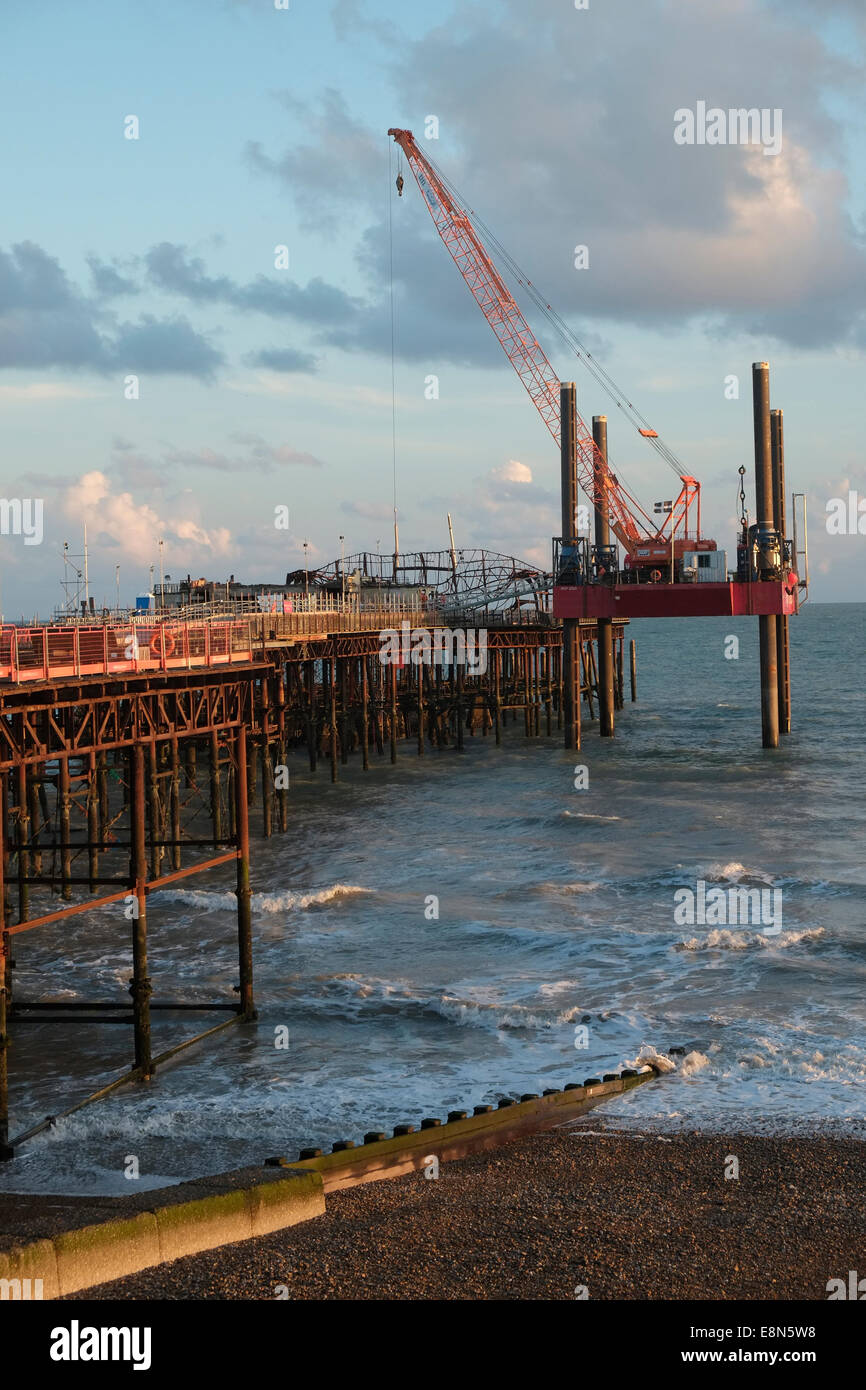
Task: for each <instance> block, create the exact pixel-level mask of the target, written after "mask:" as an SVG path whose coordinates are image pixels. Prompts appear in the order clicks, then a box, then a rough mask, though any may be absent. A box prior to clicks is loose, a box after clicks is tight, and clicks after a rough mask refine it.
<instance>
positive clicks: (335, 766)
mask: <svg viewBox="0 0 866 1390" xmlns="http://www.w3.org/2000/svg"><path fill="white" fill-rule="evenodd" d="M425 599H426V595H425ZM455 616H461V617H462V618H463V619H464V620H468V619H472V621H473V623H476V624H477V625H478V626H479V627H480V626H481V625H482V623H483V624H485V626H484V627H483V631H484V634H485V652H484V660H483V662H481V661H479V662H477V663H476V665H477V669H473V666H472V665H469V664H466V665H461V664H454V663H453V662H450V661H443V662H441V663H430V664H426V663H424V662H421V661H419V662H417V663H416V662H413V660H412V659H411V654H410V655H409V658H408V659H404V652H405V650H406V642H405V639H406V637H408V636H410V635H412V636H414V640H415V642H416V644H417V643H420V642H422V641H424V640H425V639H426V642H427V645H428V649H429V648H433V649H435V648H436V645H437V643H439V641H440V639H441V638H442V637H443V636H444V634H445V633H447V634H448V635H449V636H451V635H452V629H451V628H450V627H448V626H447V625H446V622H445V619H444V617H443V616H442V614H441V610H440V609H438V608H437V607H436V606H435V605H431V604H430V603H426V605H422V604H421V602H420V601H418V602H415V603H414V604H413V603H403V604H402V605H399V604H398V605H394V604H391V605H389V606H385V607H381V608H377V607H370V606H362V604H361V603H360V601H359V600H357V599H345V600H342V599H341V601H340V602H339V603H336V604H335V605H334V606H333V607H332V608H331V609H330V610H329V611H325V612H322V611H300V612H271V611H268V612H254V613H247V614H244V615H243V616H240V617H238V616H232V617H231V618H226V616H225V615H220V616H208V617H203V618H201V619H200V620H198V621H191V620H190V619H189V618H183V619H180V620H177V621H174V620H172V619H171V618H169V617H166V616H164V615H163V616H161V617H160V618H159V619H158V620H157V619H155V618H154V617H152V616H145V617H142V618H141V619H135V620H129V621H126V622H117V621H114V620H112V619H111V618H106V619H105V620H104V621H103V622H102V623H98V624H97V623H87V622H85V623H81V624H70V625H66V626H64V625H54V626H51V625H47V626H43V627H27V628H23V627H22V628H9V627H7V628H4V629H3V633H2V641H0V736H2V746H0V772H2V777H0V803H2V804H0V831H2V853H0V903H2V938H0V1157H2V1158H3V1159H7V1160H8V1159H11V1158H12V1157H13V1156H14V1154H15V1152H16V1149H17V1148H18V1147H19V1146H20V1145H21V1144H23V1143H24V1142H26V1141H27V1140H28V1139H30V1138H32V1137H34V1136H35V1135H36V1134H37V1133H39V1132H40V1131H42V1130H44V1129H46V1128H48V1127H49V1126H51V1125H52V1124H54V1123H55V1121H56V1120H57V1119H58V1118H60V1117H62V1116H64V1115H68V1114H71V1113H72V1112H73V1111H75V1110H78V1109H80V1108H81V1107H82V1106H83V1105H86V1104H88V1103H91V1102H93V1101H96V1100H98V1099H101V1098H103V1097H105V1096H107V1095H109V1094H110V1093H111V1092H112V1091H113V1090H115V1089H116V1088H118V1087H119V1086H122V1085H125V1084H127V1083H129V1082H133V1081H135V1082H148V1081H149V1080H150V1079H151V1078H152V1077H153V1076H154V1074H155V1072H156V1070H157V1069H158V1067H159V1066H160V1065H161V1064H162V1063H164V1062H165V1061H167V1060H168V1059H169V1058H173V1057H175V1056H176V1055H177V1054H178V1053H179V1052H181V1051H183V1050H184V1049H186V1048H188V1047H190V1046H192V1045H193V1044H195V1043H198V1042H201V1041H203V1040H204V1039H206V1038H208V1037H210V1036H212V1035H214V1034H216V1033H217V1032H219V1031H221V1030H222V1029H225V1028H227V1027H230V1026H232V1025H234V1024H237V1023H239V1022H245V1021H250V1020H252V1019H254V1018H255V1000H254V987H253V939H252V926H251V886H250V885H251V873H252V865H251V849H250V843H251V807H252V808H255V813H256V815H257V817H259V818H258V819H257V822H256V831H257V832H258V833H261V834H262V835H263V836H265V837H268V836H271V835H273V834H278V833H282V832H285V831H287V830H288V829H289V826H290V815H291V790H290V785H289V770H288V758H289V755H290V753H292V752H293V751H294V752H297V751H302V752H303V753H304V754H305V755H306V757H307V758H308V761H309V766H310V769H311V770H312V771H316V770H320V771H321V772H322V774H323V775H324V776H326V777H327V778H328V779H329V780H330V781H331V782H337V781H338V780H339V777H340V768H341V767H342V766H345V765H346V764H347V763H348V762H349V759H350V758H354V759H356V760H359V761H360V765H361V767H362V768H363V769H364V770H365V771H366V770H369V769H370V768H371V766H372V765H373V764H374V762H375V761H376V760H379V761H382V762H390V763H396V762H397V761H398V758H399V757H400V756H401V754H402V755H404V756H405V755H406V754H407V753H408V754H409V755H410V756H414V757H430V756H434V757H435V756H443V755H446V754H447V753H449V752H453V753H460V752H462V751H464V750H465V749H466V747H467V741H469V740H473V739H475V738H488V737H489V738H491V739H492V740H494V741H495V742H496V743H497V744H498V743H500V742H501V740H502V737H503V734H504V732H505V730H506V728H507V727H508V726H509V725H511V726H515V725H516V728H517V732H518V733H519V734H521V735H522V736H524V737H525V738H527V739H536V738H553V737H556V738H557V739H561V738H562V730H563V726H564V721H565V719H566V718H567V717H568V715H567V710H566V706H567V692H566V683H565V670H564V664H563V637H562V628H561V626H560V625H559V623H557V622H556V621H555V620H553V619H551V617H550V615H549V614H548V613H546V612H545V611H544V609H543V608H542V607H533V608H531V609H530V611H529V612H526V611H524V612H523V613H519V612H511V613H509V612H508V611H507V610H503V609H501V608H500V609H498V610H487V611H484V610H479V609H478V608H475V609H473V610H472V611H470V610H469V609H468V608H467V609H466V610H465V611H464V612H463V613H462V614H461V615H449V618H448V622H454V617H455ZM577 628H578V637H577V640H576V650H577V652H578V654H579V656H578V660H579V669H580V675H579V690H580V697H579V699H578V700H577V702H576V708H577V718H578V722H579V719H580V712H581V706H583V708H584V710H585V713H586V715H588V717H589V718H590V719H592V718H594V717H596V714H597V712H598V709H599V659H598V654H597V642H598V625H597V623H596V621H595V620H594V619H586V620H583V621H581V622H580V623H579V624H578V625H577ZM612 631H613V653H614V659H613V667H614V671H615V679H614V699H615V702H616V705H617V707H621V706H622V703H623V700H624V643H625V636H624V633H625V624H624V623H623V622H622V621H618V620H617V621H614V623H613V625H612ZM387 633H391V634H393V636H394V638H395V639H396V655H395V658H394V659H393V660H391V661H389V662H387V663H386V662H385V661H384V660H383V655H382V654H383V634H387ZM630 693H631V698H632V699H634V698H635V697H636V687H635V649H634V642H631V644H630ZM573 709H574V702H573V701H572V715H571V717H573ZM232 863H233V864H234V865H235V871H236V895H237V948H238V978H237V983H236V985H235V992H234V997H232V998H224V999H214V1000H212V1001H210V1002H208V1003H197V1002H196V1003H192V1002H190V1001H187V1000H184V999H175V998H168V999H162V998H155V997H154V996H153V985H152V981H151V978H150V975H149V971H148V904H149V901H150V898H151V896H152V895H153V894H154V893H156V892H159V890H160V889H164V888H166V887H168V886H170V885H173V884H176V883H177V882H179V881H181V880H183V879H186V878H188V877H191V876H195V875H199V874H202V873H206V872H207V871H208V870H210V869H215V868H220V867H225V866H226V865H228V864H232ZM108 906H110V907H112V909H113V910H116V912H117V914H118V924H119V930H120V932H121V933H123V934H124V935H125V937H126V941H127V942H128V943H129V946H130V948H131V956H132V972H131V977H130V980H129V989H128V993H129V1000H128V1001H124V1000H123V999H121V998H117V999H108V1000H105V999H94V1000H73V1001H69V1000H57V1001H39V1000H34V999H26V998H19V997H17V994H16V992H15V991H14V989H13V982H14V971H15V946H16V944H17V943H18V941H19V939H20V938H22V937H23V936H24V934H25V933H27V932H30V931H34V930H36V929H38V928H39V927H45V926H49V925H52V924H57V923H59V922H63V921H66V920H68V919H70V918H72V917H73V916H78V915H80V914H82V913H87V912H91V911H93V910H94V909H96V908H102V907H108ZM22 944H23V943H22ZM157 1010H162V1011H165V1012H169V1013H170V1012H175V1013H181V1012H184V1013H185V1012H190V1011H193V1012H195V1013H197V1014H198V1013H201V1014H203V1015H208V1014H209V1015H211V1016H212V1018H213V1017H214V1016H215V1017H216V1019H217V1021H216V1022H213V1021H209V1024H208V1026H207V1027H206V1028H204V1029H203V1031H200V1032H197V1033H196V1034H195V1035H194V1036H193V1037H189V1038H185V1039H184V1040H183V1041H181V1042H177V1043H174V1044H173V1045H171V1046H169V1047H168V1048H167V1049H165V1050H163V1051H162V1052H160V1053H158V1054H154V1051H153V1047H152V1041H151V1017H152V1014H153V1012H154V1011H157ZM31 1021H38V1022H47V1021H51V1022H52V1023H54V1024H56V1025H57V1027H58V1028H63V1029H65V1028H68V1027H82V1026H85V1025H96V1024H110V1023H120V1024H124V1023H125V1024H127V1025H129V1026H130V1027H131V1031H132V1045H131V1049H130V1051H131V1057H130V1067H129V1069H128V1070H126V1071H124V1072H123V1073H122V1074H121V1075H119V1076H117V1077H115V1078H114V1079H112V1080H111V1081H109V1082H108V1083H106V1084H105V1085H103V1086H101V1087H100V1088H99V1089H98V1090H97V1091H96V1092H94V1093H93V1094H92V1095H90V1096H87V1097H86V1098H84V1099H83V1100H77V1101H76V1102H75V1103H73V1104H71V1105H66V1107H65V1108H64V1098H63V1097H60V1098H59V1100H60V1104H59V1105H58V1107H57V1110H56V1111H55V1113H54V1114H53V1115H51V1116H46V1117H45V1118H44V1119H43V1120H41V1121H39V1122H38V1123H36V1124H35V1125H31V1126H30V1127H29V1128H28V1129H27V1130H25V1131H23V1132H19V1133H15V1134H13V1133H12V1132H11V1123H10V1116H9V1084H8V1083H9V1065H10V1062H9V1059H10V1033H11V1032H12V1029H13V1027H14V1028H18V1027H19V1026H26V1025H27V1023H28V1022H31ZM58 1036H59V1037H60V1038H63V1037H65V1036H66V1034H65V1033H60V1034H59V1035H58ZM58 1046H61V1044H60V1043H58ZM67 1099H68V1098H67Z"/></svg>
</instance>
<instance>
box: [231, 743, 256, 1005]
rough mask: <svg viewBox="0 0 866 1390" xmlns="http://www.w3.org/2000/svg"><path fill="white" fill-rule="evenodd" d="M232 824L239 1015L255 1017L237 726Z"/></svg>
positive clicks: (243, 776) (243, 770) (246, 822)
mask: <svg viewBox="0 0 866 1390" xmlns="http://www.w3.org/2000/svg"><path fill="white" fill-rule="evenodd" d="M235 765H236V776H235V807H236V809H235V824H236V826H237V849H238V863H237V899H238V967H239V971H240V981H239V989H240V1013H241V1015H242V1017H243V1018H246V1019H252V1018H255V1017H256V1010H255V1004H254V1002H253V929H252V895H251V892H250V818H249V808H248V804H247V734H246V729H245V728H244V727H243V725H241V727H240V728H239V729H238V731H237V733H236V734H235Z"/></svg>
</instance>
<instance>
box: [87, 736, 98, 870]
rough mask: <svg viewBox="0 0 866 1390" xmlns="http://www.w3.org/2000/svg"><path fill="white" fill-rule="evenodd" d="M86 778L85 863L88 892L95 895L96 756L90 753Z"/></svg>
mask: <svg viewBox="0 0 866 1390" xmlns="http://www.w3.org/2000/svg"><path fill="white" fill-rule="evenodd" d="M87 762H88V777H87V839H88V842H89V843H88V850H87V862H88V871H89V875H90V891H91V893H95V892H96V889H97V886H98V885H97V882H96V880H97V878H98V877H99V850H98V849H97V848H96V844H97V842H98V841H99V839H100V834H99V787H98V785H97V775H96V754H95V753H91V754H90V756H89V758H88V760H87Z"/></svg>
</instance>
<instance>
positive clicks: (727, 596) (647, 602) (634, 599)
mask: <svg viewBox="0 0 866 1390" xmlns="http://www.w3.org/2000/svg"><path fill="white" fill-rule="evenodd" d="M796 612H797V596H796V590H791V589H789V588H788V586H787V585H786V584H785V583H782V582H780V583H774V582H772V581H769V580H767V581H762V582H761V583H756V584H741V583H736V582H734V583H725V584H618V585H616V586H615V587H608V586H607V585H602V584H576V585H574V586H566V585H563V586H562V587H560V588H555V589H554V591H553V613H554V617H557V618H741V617H754V616H760V615H762V614H767V613H786V614H791V613H796Z"/></svg>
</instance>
